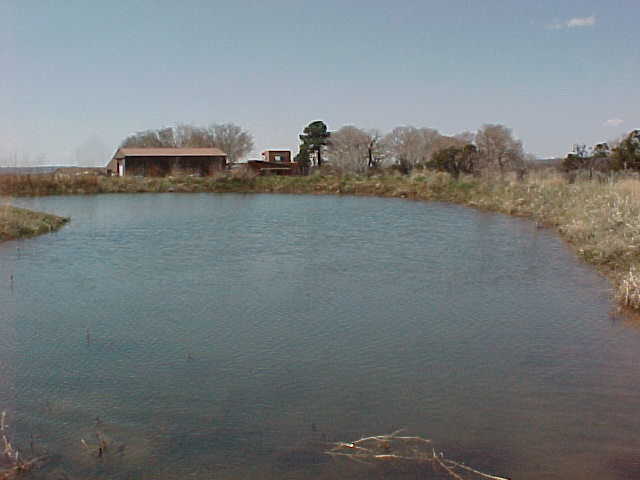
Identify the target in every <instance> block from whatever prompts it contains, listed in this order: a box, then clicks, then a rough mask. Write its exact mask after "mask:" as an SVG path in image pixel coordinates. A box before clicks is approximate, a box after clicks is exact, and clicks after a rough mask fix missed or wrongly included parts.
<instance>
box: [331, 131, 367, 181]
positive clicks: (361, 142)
mask: <svg viewBox="0 0 640 480" xmlns="http://www.w3.org/2000/svg"><path fill="white" fill-rule="evenodd" d="M372 140H373V139H372V137H371V136H370V135H369V134H368V133H367V132H365V131H364V130H361V129H359V128H357V127H354V126H351V125H348V126H346V127H342V128H341V129H340V130H338V131H336V132H332V133H331V137H330V139H329V144H328V149H327V157H328V160H329V162H330V163H331V165H333V166H334V167H336V168H339V169H341V170H345V171H348V172H355V173H364V172H366V171H367V169H368V168H369V165H370V163H371V157H372V156H373V153H372V150H373V146H372V145H371V144H372V143H373V142H372Z"/></svg>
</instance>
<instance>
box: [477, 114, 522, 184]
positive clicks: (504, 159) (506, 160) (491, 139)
mask: <svg viewBox="0 0 640 480" xmlns="http://www.w3.org/2000/svg"><path fill="white" fill-rule="evenodd" d="M476 145H477V146H478V152H479V156H480V161H481V162H482V164H483V166H484V167H485V168H486V167H498V169H499V170H500V174H501V175H503V174H504V172H505V171H507V170H518V169H521V168H523V167H524V150H523V148H522V142H520V140H516V139H515V138H514V137H513V133H512V132H511V129H509V128H507V127H505V126H504V125H491V124H487V125H483V126H482V127H481V128H480V130H478V133H477V134H476Z"/></svg>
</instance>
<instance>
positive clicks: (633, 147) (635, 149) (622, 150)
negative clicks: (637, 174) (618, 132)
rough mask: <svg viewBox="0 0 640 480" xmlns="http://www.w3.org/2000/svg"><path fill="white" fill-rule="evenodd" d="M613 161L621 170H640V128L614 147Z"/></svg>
mask: <svg viewBox="0 0 640 480" xmlns="http://www.w3.org/2000/svg"><path fill="white" fill-rule="evenodd" d="M612 157H613V163H614V164H615V166H616V167H617V168H618V169H620V170H627V169H632V170H640V130H632V131H631V132H629V133H628V134H627V135H626V136H625V137H624V138H623V139H622V140H620V143H619V145H617V146H616V147H614V148H613V155H612Z"/></svg>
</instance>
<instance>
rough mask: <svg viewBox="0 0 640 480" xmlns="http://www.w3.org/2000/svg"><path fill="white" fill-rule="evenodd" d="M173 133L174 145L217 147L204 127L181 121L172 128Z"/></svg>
mask: <svg viewBox="0 0 640 480" xmlns="http://www.w3.org/2000/svg"><path fill="white" fill-rule="evenodd" d="M173 135H174V139H175V146H176V147H180V148H184V147H193V148H206V147H217V145H215V143H214V141H213V139H212V138H211V134H210V133H209V130H208V129H206V128H204V127H197V126H195V125H188V124H184V123H181V124H178V126H176V127H175V128H174V129H173ZM225 153H226V152H225Z"/></svg>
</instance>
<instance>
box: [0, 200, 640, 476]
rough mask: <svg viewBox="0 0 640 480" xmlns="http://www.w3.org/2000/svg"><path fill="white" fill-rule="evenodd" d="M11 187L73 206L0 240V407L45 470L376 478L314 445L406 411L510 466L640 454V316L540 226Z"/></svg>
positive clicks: (497, 219)
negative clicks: (65, 221)
mask: <svg viewBox="0 0 640 480" xmlns="http://www.w3.org/2000/svg"><path fill="white" fill-rule="evenodd" d="M16 203H18V204H20V205H23V206H27V207H30V208H34V209H38V210H44V211H50V212H54V213H58V214H62V215H69V216H71V217H72V219H73V220H72V222H71V224H70V225H68V226H66V227H65V228H63V229H62V230H61V231H59V232H57V233H55V234H52V235H46V236H42V237H38V238H35V239H30V240H25V241H20V242H8V243H4V244H1V245H0V304H1V305H2V309H1V310H0V315H1V317H0V333H2V335H1V337H0V374H1V380H0V407H1V408H3V409H6V410H7V418H8V423H9V424H10V426H9V429H10V431H11V432H12V435H13V438H14V443H16V444H19V445H22V448H23V451H24V454H25V456H29V455H30V454H29V450H30V443H31V442H33V443H34V444H35V445H34V450H35V452H36V453H38V452H40V451H42V450H44V449H47V450H48V451H49V452H50V453H52V454H54V455H53V456H52V460H51V461H50V464H49V466H48V467H47V469H45V470H44V471H43V472H41V474H40V475H42V476H43V478H59V476H60V472H61V471H65V472H66V473H67V474H68V475H69V476H70V478H131V479H151V478H154V479H169V478H171V479H173V478H195V479H198V478H212V477H215V478H274V479H276V478H277V479H280V478H287V479H289V478H318V479H330V478H331V479H332V478H367V477H368V476H369V475H372V474H373V473H372V472H371V471H369V470H367V469H366V467H361V466H359V465H355V466H350V467H349V466H345V465H343V464H336V463H334V462H330V461H327V458H326V457H324V456H323V455H321V452H322V450H323V448H325V445H326V443H323V442H330V441H338V440H344V441H348V440H355V439H357V438H359V437H360V436H362V435H364V434H379V433H388V432H390V431H393V430H395V429H397V428H401V427H405V428H407V429H408V431H409V432H410V433H412V434H416V435H421V436H425V437H428V438H431V439H433V440H434V442H435V443H436V445H437V447H438V448H439V449H440V450H443V451H444V452H445V454H446V455H447V456H448V457H450V458H453V459H457V460H463V461H466V462H468V463H469V464H471V465H473V466H476V467H479V468H481V469H483V470H486V471H489V472H492V473H496V474H503V475H505V476H511V477H514V478H519V479H534V478H535V479H541V478H542V479H563V480H566V479H581V478H596V477H597V478H600V479H605V480H608V479H623V478H633V477H634V476H637V475H638V474H640V439H639V437H638V435H637V431H638V430H639V429H640V415H638V414H639V413H640V382H639V381H638V380H639V379H638V377H639V376H640V369H638V366H639V362H640V331H639V330H638V329H637V328H636V326H635V324H634V323H633V322H632V321H629V320H625V319H623V318H618V317H616V316H613V315H612V314H611V311H612V308H613V305H612V303H611V300H610V292H609V290H608V289H609V284H608V282H607V281H606V280H605V279H603V278H602V277H600V276H599V275H598V274H596V273H594V272H593V270H592V269H591V268H589V267H588V266H586V265H583V264H582V263H580V261H579V260H577V259H576V258H575V256H574V255H573V254H572V252H571V251H570V249H569V248H568V247H567V246H566V245H565V244H564V243H563V242H562V241H561V240H559V239H558V238H557V236H556V235H554V234H553V232H550V231H547V230H537V229H535V226H534V225H533V224H532V223H531V222H528V221H525V220H520V219H514V218H509V217H505V216H501V215H494V214H487V213H480V212H477V211H474V210H470V209H465V208H462V207H457V206H450V205H443V204H424V203H414V202H410V201H406V200H389V199H377V198H350V197H315V196H275V195H274V196H270V195H233V194H226V195H213V194H202V195H195V194H188V195H181V194H162V195H153V194H138V195H103V196H73V197H49V198H37V199H20V200H17V201H16ZM11 275H13V280H11ZM96 431H99V432H102V435H103V436H104V439H106V440H107V441H108V442H109V445H110V447H109V448H110V450H109V452H108V455H105V456H104V457H103V458H102V459H96V458H94V457H92V456H90V455H89V454H88V453H87V450H86V448H85V447H84V446H83V445H82V443H81V439H84V441H85V442H86V443H87V445H88V446H89V448H94V447H97V445H98V442H99V440H98V439H97V438H96ZM32 436H33V438H32ZM118 449H120V450H121V451H117V452H116V450H118ZM56 475H58V476H57V477H56ZM397 475H398V478H405V477H404V476H403V475H405V474H403V473H398V474H397ZM74 476H75V477H74ZM393 477H394V473H393V472H386V477H385V478H393ZM410 478H414V477H413V476H411V477H410Z"/></svg>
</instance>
